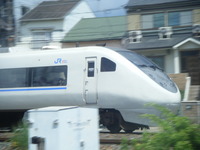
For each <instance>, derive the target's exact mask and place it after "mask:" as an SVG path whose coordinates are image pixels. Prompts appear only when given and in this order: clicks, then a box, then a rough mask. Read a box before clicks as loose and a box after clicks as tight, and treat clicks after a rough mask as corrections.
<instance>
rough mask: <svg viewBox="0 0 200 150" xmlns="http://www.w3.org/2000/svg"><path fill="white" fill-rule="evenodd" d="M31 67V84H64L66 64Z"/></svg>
mask: <svg viewBox="0 0 200 150" xmlns="http://www.w3.org/2000/svg"><path fill="white" fill-rule="evenodd" d="M32 69H33V81H32V86H33V87H36V86H65V85H66V84H67V66H51V67H39V68H32Z"/></svg>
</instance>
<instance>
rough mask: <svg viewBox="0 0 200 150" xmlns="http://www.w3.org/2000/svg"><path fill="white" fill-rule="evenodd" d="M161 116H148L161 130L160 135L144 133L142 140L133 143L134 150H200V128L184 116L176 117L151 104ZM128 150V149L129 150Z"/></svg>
mask: <svg viewBox="0 0 200 150" xmlns="http://www.w3.org/2000/svg"><path fill="white" fill-rule="evenodd" d="M151 106H152V107H154V108H156V109H157V110H159V111H160V112H161V116H160V117H158V116H156V115H151V114H146V115H144V116H145V117H147V118H149V119H150V120H151V121H153V122H155V123H156V124H157V125H158V127H159V128H160V132H158V133H153V134H152V133H148V132H144V133H143V137H142V138H141V139H134V140H133V141H132V148H133V149H134V150H183V149H185V150H198V149H199V148H200V126H199V125H197V124H192V123H191V121H190V120H189V119H188V118H186V117H182V116H176V115H175V114H174V113H172V112H171V111H170V110H169V109H167V108H165V107H163V106H159V105H156V104H151ZM127 150H128V149H127Z"/></svg>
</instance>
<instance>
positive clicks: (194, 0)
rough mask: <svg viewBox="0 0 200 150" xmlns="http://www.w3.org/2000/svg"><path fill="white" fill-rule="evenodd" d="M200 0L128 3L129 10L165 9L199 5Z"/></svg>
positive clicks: (162, 0) (147, 0)
mask: <svg viewBox="0 0 200 150" xmlns="http://www.w3.org/2000/svg"><path fill="white" fill-rule="evenodd" d="M199 5H200V3H199V0H129V2H128V3H127V6H126V7H125V8H127V9H128V10H127V11H128V12H132V11H137V12H138V11H149V10H163V9H167V10H168V9H171V8H183V7H184V8H186V7H187V8H188V7H194V6H199Z"/></svg>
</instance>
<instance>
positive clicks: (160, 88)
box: [0, 47, 180, 132]
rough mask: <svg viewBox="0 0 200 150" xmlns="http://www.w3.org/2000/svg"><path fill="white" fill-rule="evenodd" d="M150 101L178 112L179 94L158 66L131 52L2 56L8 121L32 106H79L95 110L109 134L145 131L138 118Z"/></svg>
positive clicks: (0, 94)
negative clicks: (139, 129) (97, 109)
mask: <svg viewBox="0 0 200 150" xmlns="http://www.w3.org/2000/svg"><path fill="white" fill-rule="evenodd" d="M149 102H153V103H157V104H163V105H167V106H169V107H171V106H173V108H177V107H178V105H179V103H180V93H179V90H178V88H177V86H176V85H175V84H174V82H173V81H172V80H171V79H170V78H169V77H168V76H167V75H166V74H165V73H163V71H162V70H161V69H160V68H159V67H158V66H156V65H155V64H153V63H152V62H151V61H149V60H148V59H146V58H145V57H143V56H141V55H138V54H136V53H134V52H131V51H127V50H119V49H110V48H105V47H83V48H69V49H60V50H41V51H35V52H34V51H32V52H23V53H22V52H12V53H5V54H0V111H1V114H3V115H1V116H0V117H1V119H4V120H6V121H8V120H9V117H13V116H15V117H14V118H16V117H17V116H18V114H17V112H24V111H26V110H28V109H32V108H39V107H46V106H65V105H68V106H69V105H78V106H81V107H95V108H99V112H100V122H101V123H102V124H103V125H104V126H106V127H107V128H108V129H109V130H110V131H111V132H119V131H120V130H121V129H124V130H125V131H126V132H132V131H133V130H135V129H138V128H143V127H148V125H149V122H148V121H147V119H144V118H141V117H140V115H141V114H144V113H152V112H154V110H153V109H151V108H148V107H145V106H144V105H145V104H146V103H149ZM174 106H175V107H174ZM11 112H15V113H11ZM9 114H10V116H9Z"/></svg>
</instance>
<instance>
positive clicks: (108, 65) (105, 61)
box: [101, 57, 116, 72]
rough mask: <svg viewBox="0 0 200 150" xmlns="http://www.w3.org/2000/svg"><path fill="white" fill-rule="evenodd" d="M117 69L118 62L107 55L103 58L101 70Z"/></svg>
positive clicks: (110, 70)
mask: <svg viewBox="0 0 200 150" xmlns="http://www.w3.org/2000/svg"><path fill="white" fill-rule="evenodd" d="M115 70H116V64H115V63H114V62H113V61H111V60H110V59H107V58H105V57H102V58H101V72H112V71H115Z"/></svg>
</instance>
